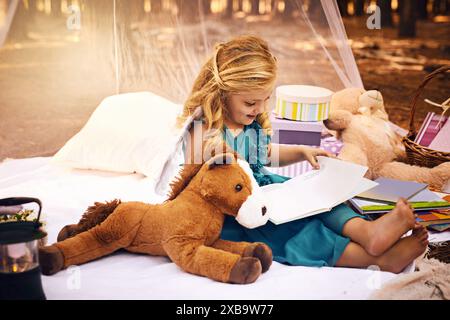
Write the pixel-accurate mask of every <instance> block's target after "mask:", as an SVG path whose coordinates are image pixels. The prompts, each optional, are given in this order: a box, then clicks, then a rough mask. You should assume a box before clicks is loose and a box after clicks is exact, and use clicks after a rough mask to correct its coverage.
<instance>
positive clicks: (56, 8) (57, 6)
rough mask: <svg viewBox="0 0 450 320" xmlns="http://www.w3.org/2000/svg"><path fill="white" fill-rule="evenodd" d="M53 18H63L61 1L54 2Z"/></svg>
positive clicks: (55, 0)
mask: <svg viewBox="0 0 450 320" xmlns="http://www.w3.org/2000/svg"><path fill="white" fill-rule="evenodd" d="M51 4H52V16H53V17H55V18H60V17H61V16H62V12H61V0H52V2H51Z"/></svg>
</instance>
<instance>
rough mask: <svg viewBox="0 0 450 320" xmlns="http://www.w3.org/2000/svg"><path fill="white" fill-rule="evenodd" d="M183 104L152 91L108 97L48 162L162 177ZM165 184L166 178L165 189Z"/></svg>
mask: <svg viewBox="0 0 450 320" xmlns="http://www.w3.org/2000/svg"><path fill="white" fill-rule="evenodd" d="M181 110H182V106H181V105H178V104H175V103H173V102H171V101H169V100H167V99H164V98H162V97H160V96H158V95H155V94H153V93H151V92H137V93H127V94H120V95H115V96H111V97H108V98H106V99H104V100H103V101H102V103H101V104H100V105H99V106H98V107H97V109H96V110H95V111H94V113H93V114H92V116H91V117H90V119H89V120H88V122H87V123H86V125H85V126H84V127H83V128H82V129H81V131H80V132H79V133H77V134H76V135H75V136H73V137H72V138H71V139H70V140H69V141H68V142H67V143H66V144H65V145H64V146H63V147H62V148H61V150H59V151H58V153H57V154H56V155H55V156H54V157H53V159H52V162H53V163H56V164H62V165H65V166H69V167H72V168H80V169H96V170H106V171H115V172H124V173H134V172H136V173H141V174H144V175H145V176H147V177H149V178H151V179H154V180H155V181H159V180H160V176H161V174H162V171H163V168H164V167H165V165H166V162H167V159H168V157H169V156H170V154H171V153H173V150H174V146H175V144H176V142H177V141H178V140H179V136H180V131H181V129H177V128H176V127H175V122H176V117H177V115H178V114H179V113H180V112H181ZM166 166H167V165H166ZM167 185H168V181H164V183H163V187H166V186H167Z"/></svg>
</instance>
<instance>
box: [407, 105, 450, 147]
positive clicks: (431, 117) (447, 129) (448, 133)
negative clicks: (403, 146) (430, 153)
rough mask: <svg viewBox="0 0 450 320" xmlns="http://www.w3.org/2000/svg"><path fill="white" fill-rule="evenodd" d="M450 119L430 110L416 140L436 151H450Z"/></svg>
mask: <svg viewBox="0 0 450 320" xmlns="http://www.w3.org/2000/svg"><path fill="white" fill-rule="evenodd" d="M449 137H450V121H448V117H447V116H445V115H439V114H436V113H434V112H428V114H427V116H426V118H425V120H424V122H423V123H422V126H421V127H420V130H419V132H418V133H417V136H416V138H415V140H414V142H415V143H417V144H420V145H421V146H424V147H428V148H430V149H433V150H436V151H443V152H450V138H449Z"/></svg>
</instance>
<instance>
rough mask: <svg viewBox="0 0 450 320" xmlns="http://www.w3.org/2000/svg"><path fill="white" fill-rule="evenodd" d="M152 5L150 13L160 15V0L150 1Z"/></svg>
mask: <svg viewBox="0 0 450 320" xmlns="http://www.w3.org/2000/svg"><path fill="white" fill-rule="evenodd" d="M151 1H152V2H151V5H152V13H156V14H158V13H161V12H162V0H151Z"/></svg>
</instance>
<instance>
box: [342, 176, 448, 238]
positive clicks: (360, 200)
mask: <svg viewBox="0 0 450 320" xmlns="http://www.w3.org/2000/svg"><path fill="white" fill-rule="evenodd" d="M375 182H377V183H378V185H377V186H376V187H374V188H372V189H370V190H368V191H366V192H363V193H360V194H358V195H357V196H356V197H354V198H352V199H350V200H349V204H350V205H351V206H352V207H353V208H354V209H355V210H356V211H358V212H359V213H360V214H362V215H367V216H368V217H369V218H371V219H376V218H378V217H380V216H381V215H383V214H385V213H388V212H389V211H391V210H392V209H394V207H395V204H396V202H397V201H398V199H400V198H404V199H406V200H407V201H408V202H409V203H410V205H411V207H412V208H413V209H414V211H415V214H416V215H417V218H416V220H417V222H418V223H420V224H422V225H424V226H426V227H427V228H429V229H433V230H436V231H444V230H448V229H450V195H444V194H442V195H441V194H437V193H435V192H432V191H430V190H428V188H427V185H426V184H423V183H417V182H412V181H400V180H395V179H387V178H379V179H377V180H375Z"/></svg>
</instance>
